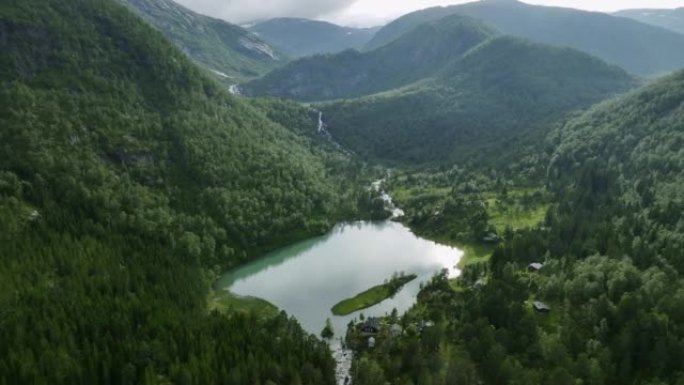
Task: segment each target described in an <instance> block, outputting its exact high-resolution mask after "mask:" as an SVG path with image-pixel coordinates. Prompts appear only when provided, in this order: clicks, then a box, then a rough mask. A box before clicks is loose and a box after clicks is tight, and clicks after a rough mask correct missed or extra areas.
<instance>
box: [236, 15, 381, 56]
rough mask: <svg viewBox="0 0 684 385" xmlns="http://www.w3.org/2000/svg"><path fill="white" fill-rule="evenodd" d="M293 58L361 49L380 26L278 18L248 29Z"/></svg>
mask: <svg viewBox="0 0 684 385" xmlns="http://www.w3.org/2000/svg"><path fill="white" fill-rule="evenodd" d="M248 29H249V30H250V31H252V32H254V33H255V34H257V36H259V37H261V38H262V39H264V40H265V41H267V42H269V43H270V44H271V45H273V46H275V47H277V48H278V49H279V50H280V51H282V52H284V53H285V54H287V55H288V56H290V57H292V58H301V57H304V56H312V55H319V54H330V53H339V52H342V51H344V50H347V49H356V50H360V49H361V48H362V47H363V46H364V45H365V44H366V43H367V42H368V41H369V40H370V39H371V38H372V37H373V35H374V34H375V32H376V31H377V30H378V29H379V27H374V28H352V27H343V26H340V25H337V24H333V23H328V22H324V21H317V20H310V19H301V18H275V19H269V20H266V21H262V22H258V23H256V24H254V25H251V26H250V27H249V28H248Z"/></svg>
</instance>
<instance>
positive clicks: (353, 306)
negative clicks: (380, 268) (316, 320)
mask: <svg viewBox="0 0 684 385" xmlns="http://www.w3.org/2000/svg"><path fill="white" fill-rule="evenodd" d="M416 278H418V276H417V275H415V274H410V275H405V274H404V273H399V274H397V273H395V274H394V275H393V276H392V278H391V279H390V280H389V281H386V282H385V283H383V284H382V285H377V286H373V287H371V288H370V289H368V290H366V291H364V292H362V293H359V294H357V295H355V296H354V297H352V298H347V299H345V300H342V301H340V302H338V303H337V304H336V305H335V306H333V307H332V313H333V314H335V315H338V316H341V315H348V314H351V313H353V312H355V311H358V310H362V309H366V308H369V307H371V306H373V305H376V304H378V303H380V302H382V301H384V300H386V299H387V298H390V297H393V296H394V295H395V294H396V293H397V292H398V291H399V290H400V289H401V288H402V287H403V286H404V285H406V284H407V283H409V282H411V281H413V280H414V279H416Z"/></svg>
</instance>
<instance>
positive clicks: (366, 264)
mask: <svg viewBox="0 0 684 385" xmlns="http://www.w3.org/2000/svg"><path fill="white" fill-rule="evenodd" d="M462 254H463V253H462V252H461V251H460V250H458V249H455V248H451V247H447V246H443V245H439V244H436V243H434V242H430V241H427V240H425V239H422V238H419V237H417V236H415V235H414V234H413V233H411V232H410V231H409V230H408V229H407V228H406V227H404V226H403V225H402V224H400V223H395V222H391V221H385V222H354V223H347V224H341V225H338V226H336V227H335V228H334V229H333V230H332V231H331V232H330V233H329V234H328V235H326V236H323V237H319V238H315V239H310V240H307V241H304V242H299V243H297V244H295V245H292V246H289V247H285V248H283V249H280V250H278V251H276V252H274V253H271V254H269V255H267V256H265V257H264V258H261V259H259V260H257V261H255V262H253V263H251V264H249V265H247V266H244V267H241V268H239V269H237V270H234V271H231V272H229V273H227V274H226V275H224V276H223V277H222V279H221V280H220V281H219V285H220V287H223V288H226V289H228V290H230V291H232V292H234V293H236V294H240V295H250V296H256V297H261V298H264V299H266V300H268V301H269V302H271V303H273V304H274V305H276V306H278V307H279V308H280V309H282V310H285V311H286V312H288V313H289V314H290V315H293V316H294V317H296V318H297V320H298V321H299V322H300V323H301V324H302V326H303V327H304V328H305V329H306V330H307V331H309V332H311V333H315V334H319V333H320V331H321V329H322V328H323V325H324V323H325V320H326V318H330V319H331V321H332V323H333V327H334V328H335V333H336V336H339V335H341V334H342V333H344V330H345V328H346V324H347V323H348V322H349V320H351V319H353V318H358V313H356V314H352V315H349V316H345V317H336V316H333V315H332V313H331V312H330V308H331V307H332V305H334V304H335V303H337V302H338V301H340V300H342V299H344V298H347V297H351V296H353V295H355V294H357V293H359V292H361V291H363V290H366V289H368V288H369V287H371V286H374V285H377V284H380V283H382V282H383V281H384V280H386V279H388V278H389V277H390V276H391V275H392V274H393V273H394V272H399V271H403V272H405V273H407V274H408V273H414V274H416V275H418V279H417V280H415V281H413V282H411V283H409V284H408V285H406V286H405V287H404V288H403V289H402V290H401V291H400V292H399V293H397V295H395V297H394V298H391V299H388V300H386V301H384V302H382V303H380V304H378V305H376V306H374V307H371V308H369V309H365V310H363V313H364V314H365V315H383V314H385V313H389V312H390V311H391V310H392V309H393V308H397V310H399V312H403V311H406V310H407V309H408V308H409V307H411V306H412V305H413V303H414V302H415V296H416V294H417V293H418V290H419V285H420V283H421V282H425V281H427V280H429V279H430V277H431V276H432V275H434V274H435V273H436V272H438V271H440V270H441V269H444V268H446V269H449V272H450V273H449V274H450V275H451V276H452V277H453V276H456V275H458V274H459V271H458V270H457V269H456V267H455V265H456V264H457V263H458V261H459V260H460V258H461V257H462Z"/></svg>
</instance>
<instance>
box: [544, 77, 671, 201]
mask: <svg viewBox="0 0 684 385" xmlns="http://www.w3.org/2000/svg"><path fill="white" fill-rule="evenodd" d="M551 140H552V142H554V147H556V148H557V149H556V151H555V153H554V158H553V161H552V164H551V168H550V169H551V170H554V172H555V173H557V175H559V176H560V175H566V173H568V172H573V171H574V170H575V169H577V168H578V167H579V165H580V163H585V162H593V163H601V162H605V164H606V165H607V168H610V169H616V170H618V169H619V172H620V173H621V174H622V175H623V176H624V177H625V180H624V181H623V182H624V183H634V182H637V181H641V182H640V183H641V184H642V186H641V189H642V190H643V191H646V190H648V189H650V190H651V193H653V196H652V197H651V199H654V200H655V201H657V202H659V203H660V204H663V205H665V206H667V204H668V203H679V204H681V202H684V194H683V193H682V190H681V188H680V186H682V184H684V163H683V159H682V152H681V147H682V143H684V71H680V72H678V73H676V74H674V75H672V76H669V77H666V78H663V79H662V80H660V81H658V82H655V83H654V84H651V85H649V86H646V87H644V88H642V89H639V90H638V91H636V92H633V93H630V94H628V95H626V96H624V97H621V98H617V99H614V100H610V101H607V102H605V103H601V104H599V105H597V106H595V107H594V108H592V109H590V110H589V111H587V112H586V113H585V114H583V115H581V116H578V117H576V118H574V119H572V120H570V121H569V122H567V123H566V124H565V125H564V126H563V127H561V128H559V129H558V130H557V132H554V134H553V135H552V136H551ZM647 187H648V188H647Z"/></svg>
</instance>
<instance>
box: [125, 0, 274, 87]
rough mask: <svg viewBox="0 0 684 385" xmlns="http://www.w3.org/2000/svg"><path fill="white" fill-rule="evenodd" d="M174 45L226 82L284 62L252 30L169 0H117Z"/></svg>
mask: <svg viewBox="0 0 684 385" xmlns="http://www.w3.org/2000/svg"><path fill="white" fill-rule="evenodd" d="M119 1H121V2H122V3H123V4H125V5H126V6H128V7H129V8H130V9H132V10H133V11H134V12H135V13H137V14H138V15H140V16H141V17H142V18H143V19H145V20H146V21H147V22H148V23H150V24H152V25H153V26H154V27H155V28H156V29H157V30H159V31H160V32H161V33H162V34H163V35H164V36H165V37H166V38H167V39H169V40H170V41H171V42H173V43H174V44H175V45H176V47H178V49H180V50H181V51H183V52H184V53H185V54H186V55H188V56H189V57H190V58H192V59H193V60H195V61H196V62H197V63H199V64H201V65H202V66H203V67H204V68H206V69H207V70H208V71H210V72H211V73H213V74H214V75H215V76H217V77H218V78H219V79H221V80H223V81H225V82H226V83H231V84H234V83H238V82H239V81H243V80H246V79H250V78H255V77H259V76H261V75H263V74H265V73H267V72H268V71H270V70H272V69H273V68H276V67H278V66H280V65H282V64H283V63H285V62H287V58H286V57H285V55H283V54H282V53H280V52H279V51H278V50H277V49H275V48H273V47H272V46H270V45H269V44H267V43H265V42H264V41H262V40H261V39H259V38H258V37H257V36H256V35H255V34H253V33H250V32H249V31H247V30H245V29H243V28H241V27H238V26H236V25H233V24H230V23H227V22H225V21H223V20H219V19H214V18H211V17H207V16H203V15H200V14H197V13H195V12H193V11H191V10H189V9H187V8H185V7H183V6H181V5H179V4H177V3H176V2H174V1H173V0H119Z"/></svg>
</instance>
